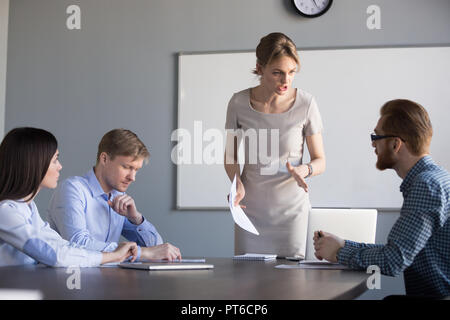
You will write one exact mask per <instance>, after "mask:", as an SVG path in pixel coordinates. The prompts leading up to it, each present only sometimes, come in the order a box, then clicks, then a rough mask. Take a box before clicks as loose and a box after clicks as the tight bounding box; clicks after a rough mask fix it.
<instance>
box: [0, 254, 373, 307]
mask: <svg viewBox="0 0 450 320" xmlns="http://www.w3.org/2000/svg"><path fill="white" fill-rule="evenodd" d="M206 263H210V264H213V265H214V269H211V270H178V271H174V270H170V271H145V270H135V269H122V268H118V267H103V268H80V269H79V270H80V273H79V276H80V278H79V279H80V282H79V283H80V285H81V286H80V289H77V288H74V289H69V288H68V283H69V284H70V283H72V284H74V283H75V282H74V281H73V280H74V275H75V273H74V271H73V270H70V269H68V268H49V267H44V266H40V265H37V266H35V265H34V266H16V267H1V268H0V289H6V288H10V289H38V290H40V291H41V292H42V293H43V298H44V299H170V300H173V299H183V300H185V299H186V300H190V299H193V300H197V299H201V300H211V299H214V300H216V299H217V300H241V299H242V300H246V299H248V300H278V299H281V300H302V299H353V298H356V297H358V296H359V295H361V294H362V293H364V292H365V291H366V290H367V286H366V281H367V278H368V277H369V276H370V274H367V273H365V272H364V271H350V270H311V269H276V268H275V266H276V265H279V264H296V262H291V261H287V260H275V261H270V262H263V261H236V260H233V259H232V258H206Z"/></svg>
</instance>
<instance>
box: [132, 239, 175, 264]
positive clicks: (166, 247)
mask: <svg viewBox="0 0 450 320" xmlns="http://www.w3.org/2000/svg"><path fill="white" fill-rule="evenodd" d="M141 250H142V253H141V255H142V259H143V260H152V259H163V260H168V261H173V260H177V259H178V260H180V261H181V252H180V249H178V248H177V247H175V246H174V245H171V244H170V243H163V244H159V245H156V246H153V247H146V248H141Z"/></svg>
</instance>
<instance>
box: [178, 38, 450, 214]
mask: <svg viewBox="0 0 450 320" xmlns="http://www.w3.org/2000/svg"><path fill="white" fill-rule="evenodd" d="M299 55H300V61H301V70H300V72H299V73H298V74H297V76H296V78H295V81H294V86H295V87H297V88H301V89H303V90H305V91H307V92H310V93H311V94H313V95H314V96H315V97H316V100H317V103H318V106H319V110H320V112H321V115H322V119H323V123H324V131H323V138H324V144H325V153H326V160H327V169H326V171H325V173H323V174H322V175H320V176H316V177H313V178H311V179H309V180H308V181H309V189H310V191H309V193H310V199H311V204H312V206H313V207H344V208H399V207H400V206H401V203H402V197H401V193H400V191H399V186H400V184H401V179H400V178H399V177H398V176H397V175H396V173H395V172H394V171H393V170H385V171H383V172H380V171H379V170H377V169H376V168H375V162H376V155H375V154H374V150H373V148H372V146H371V142H370V138H369V134H370V133H371V132H372V131H373V129H374V128H375V126H376V122H377V120H378V118H379V110H380V107H381V106H382V105H383V103H384V102H386V101H388V100H391V99H396V98H405V99H410V100H413V101H416V102H418V103H420V104H422V105H423V106H424V107H425V108H426V109H427V111H428V112H429V114H430V117H431V121H432V124H433V129H434V135H433V139H432V145H431V155H432V157H433V159H434V160H435V161H436V162H438V164H440V165H441V166H443V167H444V168H446V169H447V170H448V169H449V167H450V148H449V142H448V138H449V137H450V116H449V112H448V111H447V109H448V108H450V94H449V91H450V47H432V48H377V49H338V50H305V51H299ZM255 60H256V58H255V53H254V52H244V53H243V52H241V53H214V54H180V56H179V84H178V90H179V92H178V128H184V129H187V130H188V131H189V132H191V134H192V139H191V144H192V149H191V150H192V151H191V154H192V163H194V160H197V163H199V164H192V165H187V164H181V165H178V166H177V208H179V209H202V208H203V209H214V208H226V207H227V202H226V195H227V194H228V192H229V187H230V182H229V180H228V177H227V176H226V173H225V170H224V167H223V164H215V165H208V164H205V162H204V161H202V159H201V158H200V159H194V149H195V148H203V149H205V148H207V146H208V145H209V144H210V141H211V140H209V141H208V140H205V141H202V137H201V134H199V135H197V137H194V134H193V133H194V121H202V123H201V127H202V128H201V129H202V130H201V131H202V132H203V133H204V132H205V131H207V130H208V129H210V128H216V129H219V130H221V131H222V132H224V126H225V117H226V110H227V105H228V101H229V99H230V98H231V96H232V95H233V93H235V92H238V91H241V90H243V89H245V88H248V87H253V86H256V85H257V84H258V79H257V77H256V76H255V75H253V74H252V73H251V70H252V69H253V68H254V67H255ZM198 124H199V123H197V131H199V126H198ZM195 138H196V139H195ZM194 140H195V141H194ZM223 143H224V145H225V141H224V142H223ZM175 145H177V143H176V142H174V146H175ZM305 148H306V147H305ZM200 150H201V149H200ZM223 150H224V147H223V148H222V154H221V155H220V156H219V158H220V157H222V161H223ZM307 161H309V156H308V153H307V151H306V152H305V154H304V163H305V162H307Z"/></svg>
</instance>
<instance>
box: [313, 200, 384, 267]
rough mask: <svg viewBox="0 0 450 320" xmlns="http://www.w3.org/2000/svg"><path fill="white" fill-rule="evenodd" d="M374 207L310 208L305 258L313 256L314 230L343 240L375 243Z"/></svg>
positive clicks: (375, 222) (375, 217) (314, 258)
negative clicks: (331, 234)
mask: <svg viewBox="0 0 450 320" xmlns="http://www.w3.org/2000/svg"><path fill="white" fill-rule="evenodd" d="M376 229H377V210H376V209H312V210H311V212H310V215H309V219H308V238H307V240H306V259H307V260H317V258H316V257H315V256H314V241H313V237H314V232H315V231H318V230H322V231H325V232H329V233H333V234H335V235H337V236H338V237H340V238H343V239H345V240H352V241H356V242H364V243H375V233H376Z"/></svg>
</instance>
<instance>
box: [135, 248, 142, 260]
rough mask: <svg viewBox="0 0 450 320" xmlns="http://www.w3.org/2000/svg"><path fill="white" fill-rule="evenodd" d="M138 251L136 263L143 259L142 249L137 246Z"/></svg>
mask: <svg viewBox="0 0 450 320" xmlns="http://www.w3.org/2000/svg"><path fill="white" fill-rule="evenodd" d="M137 249H138V253H137V258H136V260H135V261H139V260H140V259H141V247H140V246H137Z"/></svg>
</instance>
